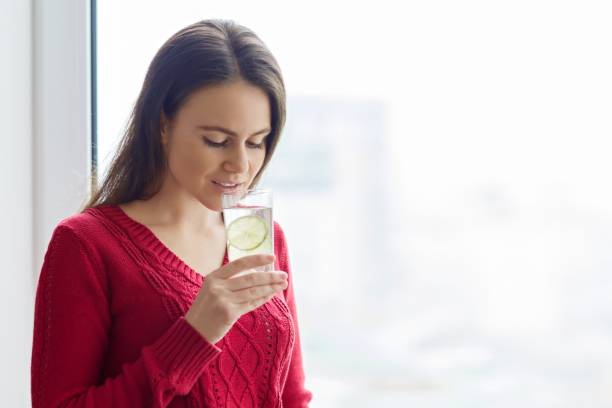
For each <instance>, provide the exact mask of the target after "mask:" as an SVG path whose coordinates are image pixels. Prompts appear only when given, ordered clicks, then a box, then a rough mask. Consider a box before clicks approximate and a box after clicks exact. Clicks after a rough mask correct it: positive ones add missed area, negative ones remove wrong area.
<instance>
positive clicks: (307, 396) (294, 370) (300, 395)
mask: <svg viewBox="0 0 612 408" xmlns="http://www.w3.org/2000/svg"><path fill="white" fill-rule="evenodd" d="M276 227H277V228H276V231H275V233H277V234H279V239H278V241H277V242H279V243H280V245H279V246H280V248H278V256H279V267H280V269H281V270H283V271H285V272H287V274H288V277H289V279H288V285H287V288H286V289H285V290H284V295H285V301H286V302H287V305H288V306H289V311H290V312H291V317H292V319H293V325H294V328H295V342H294V345H293V351H292V354H291V362H290V364H289V370H288V373H287V380H286V382H285V387H284V388H283V393H282V400H283V406H284V407H286V408H307V407H308V403H309V402H310V401H311V400H312V392H311V391H309V390H307V389H306V388H305V387H304V381H305V376H304V366H303V362H302V346H301V342H300V330H299V325H298V315H297V308H296V305H295V292H294V289H293V275H292V273H291V265H290V262H289V251H288V249H287V242H286V240H285V235H284V232H283V230H282V229H281V228H280V226H279V225H278V224H277V225H276Z"/></svg>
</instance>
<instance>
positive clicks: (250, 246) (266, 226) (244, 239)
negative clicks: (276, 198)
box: [221, 188, 274, 272]
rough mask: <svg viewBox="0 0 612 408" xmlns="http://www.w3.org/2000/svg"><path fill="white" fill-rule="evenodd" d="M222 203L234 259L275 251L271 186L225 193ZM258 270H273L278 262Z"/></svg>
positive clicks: (229, 250)
mask: <svg viewBox="0 0 612 408" xmlns="http://www.w3.org/2000/svg"><path fill="white" fill-rule="evenodd" d="M221 203H222V207H223V221H224V223H225V231H226V235H227V256H228V259H229V261H230V262H231V261H234V260H236V259H238V258H242V257H243V256H247V255H255V254H274V222H273V219H272V191H271V190H269V189H263V188H254V189H249V190H246V191H242V192H240V193H234V194H230V193H223V194H222V195H221ZM255 270H256V271H258V272H262V271H263V272H267V271H273V270H274V264H268V265H264V266H262V267H257V268H255Z"/></svg>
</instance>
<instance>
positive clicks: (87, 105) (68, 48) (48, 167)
mask: <svg viewBox="0 0 612 408" xmlns="http://www.w3.org/2000/svg"><path fill="white" fill-rule="evenodd" d="M92 10H93V11H95V0H92V1H91V2H90V1H82V0H54V1H45V0H33V23H34V24H33V67H32V68H33V82H34V86H33V113H34V114H33V126H34V129H33V142H34V143H33V152H32V154H33V241H34V242H33V250H34V261H35V263H34V280H33V281H34V283H35V285H36V282H37V281H38V276H39V273H40V267H41V266H42V262H43V257H44V253H45V252H46V248H47V245H48V243H49V240H50V238H51V234H52V232H53V229H54V228H55V226H56V225H57V223H58V222H59V221H61V220H62V219H63V218H66V217H67V216H70V215H72V214H74V213H76V212H77V210H78V209H79V207H80V205H81V204H82V203H83V201H84V200H85V198H86V197H87V195H88V194H89V192H90V191H91V186H90V175H91V168H92V165H91V164H92V86H91V85H92V83H93V82H92V71H91V70H92V58H91V56H92V47H91V43H92V42H91V39H92V36H91V27H92V24H91V22H92V17H91V16H92V14H94V13H92ZM93 67H94V68H95V66H93ZM93 123H94V124H95V121H94V122H93ZM34 289H35V288H34Z"/></svg>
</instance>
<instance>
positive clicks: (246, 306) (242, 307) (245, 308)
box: [238, 293, 274, 315]
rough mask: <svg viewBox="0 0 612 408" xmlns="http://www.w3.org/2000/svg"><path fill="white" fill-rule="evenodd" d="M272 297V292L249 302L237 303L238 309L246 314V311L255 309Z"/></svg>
mask: <svg viewBox="0 0 612 408" xmlns="http://www.w3.org/2000/svg"><path fill="white" fill-rule="evenodd" d="M273 297H274V293H272V294H270V295H268V296H264V297H261V298H259V299H254V300H251V301H250V302H246V303H242V304H240V305H239V307H238V310H239V312H240V313H241V314H243V315H244V314H246V313H248V312H251V311H253V310H255V309H257V308H258V307H260V306H262V305H264V304H266V303H268V302H269V301H270V299H272V298H273Z"/></svg>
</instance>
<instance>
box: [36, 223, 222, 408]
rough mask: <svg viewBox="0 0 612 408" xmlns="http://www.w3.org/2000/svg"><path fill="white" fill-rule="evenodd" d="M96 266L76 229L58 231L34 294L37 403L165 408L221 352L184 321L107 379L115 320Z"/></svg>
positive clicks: (38, 405)
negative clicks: (107, 357)
mask: <svg viewBox="0 0 612 408" xmlns="http://www.w3.org/2000/svg"><path fill="white" fill-rule="evenodd" d="M95 261H96V259H95V258H93V257H92V256H91V254H89V253H88V252H87V251H86V249H85V247H84V246H83V243H82V241H81V240H80V239H79V237H78V236H77V234H76V233H75V232H74V231H73V230H72V229H70V228H69V227H67V226H63V225H60V226H58V227H57V228H56V229H55V231H54V233H53V237H52V238H51V242H50V244H49V248H48V250H47V253H46V255H45V259H44V263H43V266H42V270H41V274H40V278H39V281H38V287H37V290H36V304H35V316H34V339H33V347H32V365H31V375H32V378H31V387H32V388H31V391H32V406H33V407H35V408H42V407H60V406H61V407H145V406H146V407H149V406H153V407H166V406H167V405H168V404H169V403H170V402H171V401H172V399H173V398H174V396H175V395H184V394H187V393H188V392H189V391H190V390H191V388H192V387H193V385H194V383H195V381H196V380H197V378H198V377H199V376H200V375H201V373H202V371H203V370H204V368H205V367H206V365H207V364H208V363H209V362H210V361H211V360H212V359H213V358H214V357H215V356H216V355H217V354H218V353H220V352H221V350H220V349H219V348H218V347H216V346H215V345H213V344H210V343H208V341H206V339H204V338H203V337H202V336H201V335H200V334H199V333H198V332H197V331H196V330H195V329H193V327H192V326H191V325H189V323H187V322H186V321H185V320H184V318H183V317H181V318H180V319H178V320H177V321H176V322H174V324H173V325H172V326H170V327H169V328H168V330H167V331H166V332H165V333H164V334H163V335H162V336H161V337H160V338H159V339H157V340H156V341H155V342H154V343H153V344H151V345H148V346H146V347H144V348H143V350H142V351H141V354H140V357H139V358H138V359H137V360H136V361H134V362H131V363H129V364H125V365H123V368H122V372H121V373H120V374H119V375H117V376H116V377H114V378H102V367H103V359H104V356H105V352H106V349H107V346H108V340H109V339H108V336H109V332H110V328H111V320H112V316H111V314H110V310H109V295H110V293H109V285H108V282H107V280H106V279H107V278H106V275H105V273H104V270H103V268H102V266H101V265H100V262H99V261H98V262H95ZM179 350H180V351H181V352H180V353H178V352H177V351H179Z"/></svg>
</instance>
